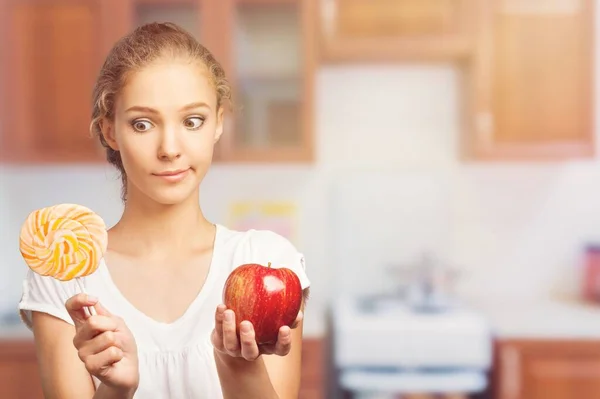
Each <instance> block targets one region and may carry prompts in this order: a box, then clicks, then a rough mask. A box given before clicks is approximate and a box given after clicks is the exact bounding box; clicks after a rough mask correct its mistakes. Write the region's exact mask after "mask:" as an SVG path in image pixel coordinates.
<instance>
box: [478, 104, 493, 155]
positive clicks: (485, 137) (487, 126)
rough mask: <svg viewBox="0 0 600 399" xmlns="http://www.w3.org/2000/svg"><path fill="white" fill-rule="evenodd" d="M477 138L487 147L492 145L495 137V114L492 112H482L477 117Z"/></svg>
mask: <svg viewBox="0 0 600 399" xmlns="http://www.w3.org/2000/svg"><path fill="white" fill-rule="evenodd" d="M475 129H476V131H477V138H478V140H479V142H480V143H481V144H483V145H484V146H486V147H489V146H491V145H492V141H493V138H494V115H493V114H492V113H491V112H480V113H479V114H477V117H476V119H475Z"/></svg>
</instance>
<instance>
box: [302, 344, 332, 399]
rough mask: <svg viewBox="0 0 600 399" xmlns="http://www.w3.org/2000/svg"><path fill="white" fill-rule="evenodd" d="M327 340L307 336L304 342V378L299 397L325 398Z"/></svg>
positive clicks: (306, 398) (308, 398) (305, 398)
mask: <svg viewBox="0 0 600 399" xmlns="http://www.w3.org/2000/svg"><path fill="white" fill-rule="evenodd" d="M324 342H325V340H324V339H319V338H305V339H304V341H303V342H302V379H301V386H300V395H299V396H298V398H299V399H325V396H326V395H325V386H326V379H327V375H326V365H325V361H326V357H325V347H324V345H325V343H324Z"/></svg>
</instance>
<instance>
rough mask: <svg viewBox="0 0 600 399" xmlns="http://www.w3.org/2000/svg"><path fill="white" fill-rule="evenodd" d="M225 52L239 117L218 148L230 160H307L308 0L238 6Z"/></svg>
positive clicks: (311, 69) (310, 98) (260, 0)
mask: <svg viewBox="0 0 600 399" xmlns="http://www.w3.org/2000/svg"><path fill="white" fill-rule="evenodd" d="M232 4H233V11H232V12H228V13H227V15H229V16H230V17H231V18H232V20H231V22H229V23H227V24H226V26H230V27H231V28H230V29H231V31H227V32H225V31H223V32H222V33H221V35H227V37H229V38H230V40H228V42H227V47H226V49H225V50H224V52H225V53H226V55H225V56H224V59H227V60H228V61H229V64H228V65H227V66H228V71H227V72H228V73H229V76H230V80H231V82H232V85H233V89H234V95H235V98H234V106H235V110H234V114H233V116H234V117H233V118H231V119H230V122H231V123H230V124H229V129H228V130H227V131H226V132H225V134H224V136H223V138H222V142H221V143H220V145H219V148H218V153H217V155H218V157H217V160H223V161H227V162H265V161H271V162H309V161H311V160H312V159H313V156H314V154H313V152H314V148H313V147H314V139H313V131H314V128H313V124H314V109H313V108H314V85H315V82H314V79H315V70H316V63H315V50H314V41H315V34H314V23H313V21H314V19H315V13H314V11H313V9H312V3H311V2H310V1H290V0H254V1H252V0H238V1H233V2H232Z"/></svg>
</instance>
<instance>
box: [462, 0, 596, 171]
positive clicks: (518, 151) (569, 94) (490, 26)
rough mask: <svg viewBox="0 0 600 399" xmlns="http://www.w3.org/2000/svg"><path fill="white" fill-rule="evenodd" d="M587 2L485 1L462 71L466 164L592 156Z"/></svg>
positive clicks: (589, 9) (590, 6)
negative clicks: (474, 44) (470, 161)
mask: <svg viewBox="0 0 600 399" xmlns="http://www.w3.org/2000/svg"><path fill="white" fill-rule="evenodd" d="M593 3H594V1H593V0H565V1H550V0H538V1H535V2H533V1H528V0H488V1H482V2H481V3H479V5H478V18H477V20H478V24H479V35H478V36H477V38H478V39H477V50H476V52H475V54H474V57H473V58H472V59H471V60H470V64H469V65H468V66H467V69H466V81H467V82H468V85H469V86H468V87H467V91H466V93H467V94H468V97H467V101H468V102H467V104H468V111H467V112H468V115H467V123H466V129H465V132H466V135H465V140H464V141H463V143H464V145H465V147H464V149H465V154H466V157H467V158H469V159H492V160H541V159H546V160H548V159H567V158H574V157H587V156H591V155H593V148H594V143H593V141H594V140H593V137H594V126H593V89H594V83H593V82H594V80H593V57H594V46H593V35H594V33H593V31H594V10H593Z"/></svg>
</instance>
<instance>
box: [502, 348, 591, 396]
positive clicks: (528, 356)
mask: <svg viewBox="0 0 600 399" xmlns="http://www.w3.org/2000/svg"><path fill="white" fill-rule="evenodd" d="M493 386H494V396H493V397H494V398H495V399H573V398H577V399H596V398H598V393H599V392H600V340H593V341H584V340H581V341H580V340H577V341H563V340H502V341H499V342H498V343H497V348H496V361H495V371H494V376H493Z"/></svg>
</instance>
